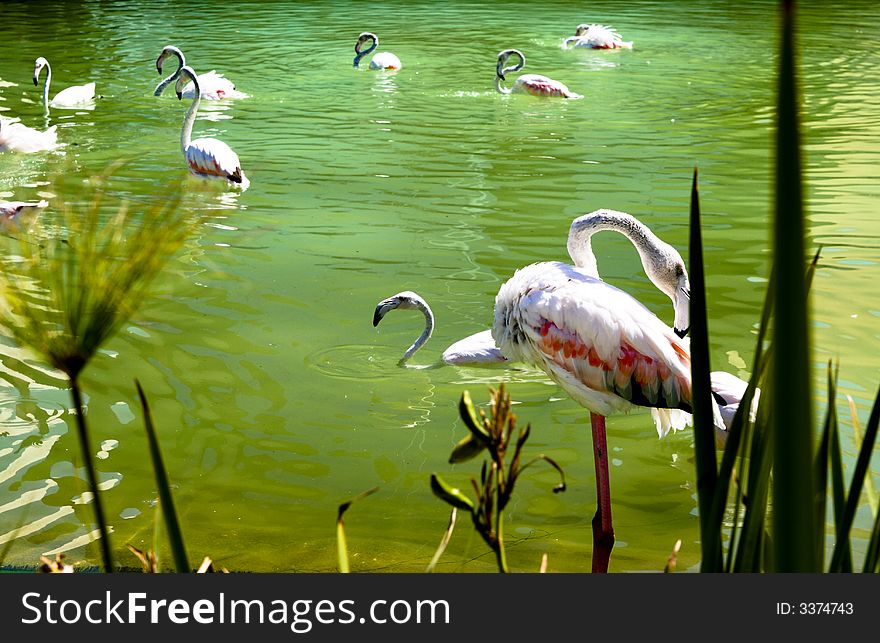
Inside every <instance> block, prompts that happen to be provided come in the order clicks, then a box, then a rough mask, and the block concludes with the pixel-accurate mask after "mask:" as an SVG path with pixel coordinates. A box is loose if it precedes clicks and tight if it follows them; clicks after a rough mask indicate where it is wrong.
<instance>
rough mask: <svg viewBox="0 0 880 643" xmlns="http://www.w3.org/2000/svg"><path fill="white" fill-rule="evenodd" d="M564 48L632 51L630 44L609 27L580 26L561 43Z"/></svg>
mask: <svg viewBox="0 0 880 643" xmlns="http://www.w3.org/2000/svg"><path fill="white" fill-rule="evenodd" d="M563 45H564V46H566V47H589V48H590V49H632V46H633V44H632V42H624V40H623V38H622V37H621V35H620V34H619V33H617V32H616V31H615V30H614V29H612V28H611V27H606V26H604V25H588V24H581V25H578V26H577V29H576V30H575V32H574V35H573V36H570V37H568V38H566V39H565V40H564V41H563Z"/></svg>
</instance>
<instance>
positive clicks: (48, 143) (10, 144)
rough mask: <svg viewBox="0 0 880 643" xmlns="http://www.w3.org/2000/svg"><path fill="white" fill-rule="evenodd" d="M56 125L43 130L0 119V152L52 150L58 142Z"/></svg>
mask: <svg viewBox="0 0 880 643" xmlns="http://www.w3.org/2000/svg"><path fill="white" fill-rule="evenodd" d="M57 127H58V126H57V125H53V126H52V127H50V128H49V129H47V130H46V131H45V132H41V131H40V130H36V129H34V128H32V127H28V126H27V125H22V124H21V123H16V122H13V121H9V120H4V119H0V152H23V153H25V154H30V153H32V152H45V151H47V150H54V149H55V148H56V147H58V146H59V145H60V144H59V143H58V132H57V131H56V130H57Z"/></svg>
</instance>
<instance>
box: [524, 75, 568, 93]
mask: <svg viewBox="0 0 880 643" xmlns="http://www.w3.org/2000/svg"><path fill="white" fill-rule="evenodd" d="M514 90H518V91H522V92H526V93H528V94H531V95H532V96H558V97H561V98H580V96H579V95H578V94H575V93H574V92H573V91H571V90H570V89H569V88H568V87H566V86H565V85H564V84H563V83H560V82H559V81H558V80H553V79H552V78H548V77H547V76H542V75H540V74H523V75H522V76H520V77H519V78H517V79H516V83H515V84H514Z"/></svg>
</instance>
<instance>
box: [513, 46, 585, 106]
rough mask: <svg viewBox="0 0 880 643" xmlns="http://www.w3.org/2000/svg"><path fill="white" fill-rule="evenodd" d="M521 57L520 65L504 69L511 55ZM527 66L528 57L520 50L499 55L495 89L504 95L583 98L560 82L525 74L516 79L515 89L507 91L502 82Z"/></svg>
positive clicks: (538, 75) (537, 75)
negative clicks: (521, 94) (519, 94)
mask: <svg viewBox="0 0 880 643" xmlns="http://www.w3.org/2000/svg"><path fill="white" fill-rule="evenodd" d="M514 54H515V55H516V56H518V57H519V63H518V64H516V65H514V66H512V67H504V63H506V62H507V59H508V58H510V56H511V55H514ZM525 64H526V57H525V56H524V55H523V53H522V52H521V51H520V50H519V49H505V50H504V51H502V52H500V53H499V54H498V64H497V65H495V89H497V90H498V91H499V92H501V93H502V94H513V93H526V94H531V95H532V96H558V97H561V98H581V96H580V94H575V93H574V92H573V91H571V90H570V89H569V88H568V87H566V86H565V85H563V84H562V83H560V82H559V81H558V80H553V79H552V78H547V77H546V76H541V75H540V74H523V75H522V76H520V77H519V78H517V79H516V82H515V83H514V84H513V87H512V88H510V89H507V88H505V87H502V86H501V81H502V80H506V78H505V74H508V73H510V72H513V71H519V70H520V69H522V68H523V67H525Z"/></svg>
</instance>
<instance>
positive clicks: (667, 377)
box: [492, 210, 724, 572]
mask: <svg viewBox="0 0 880 643" xmlns="http://www.w3.org/2000/svg"><path fill="white" fill-rule="evenodd" d="M608 225H613V226H615V227H614V228H611V229H616V230H617V231H619V232H622V233H624V234H626V235H627V236H628V237H629V238H630V240H631V241H632V242H633V243H634V244H635V246H636V248H637V249H638V251H639V254H640V256H641V258H642V263H643V266H644V267H645V271H646V273H647V274H648V277H649V278H650V279H651V281H652V282H653V283H654V284H655V285H656V286H657V287H658V288H659V289H660V290H661V291H663V292H664V293H666V294H667V295H668V296H669V297H670V299H672V302H673V306H674V308H675V330H673V329H671V328H669V327H668V326H666V325H665V324H664V323H663V322H662V321H660V320H659V319H658V318H657V317H656V316H655V315H654V314H653V313H652V312H651V311H649V310H648V309H647V308H645V306H643V305H642V304H641V303H639V302H638V301H637V300H636V299H634V298H633V297H631V296H630V295H628V294H627V293H625V292H623V291H622V290H619V289H618V288H615V287H614V286H612V285H610V284H608V283H606V282H604V281H602V280H601V279H600V278H599V275H598V270H597V266H596V261H595V256H594V255H593V253H592V248H591V245H590V237H591V236H592V234H593V233H594V232H596V231H597V230H598V229H609V228H608V227H604V226H608ZM568 249H569V254H570V255H571V256H572V258H573V259H574V261H575V264H576V265H574V266H572V265H568V264H565V263H561V262H542V263H535V264H531V265H529V266H526V267H524V268H521V269H519V270H517V271H516V273H515V274H514V275H513V277H511V278H510V279H509V280H508V281H507V282H505V283H504V284H503V285H502V286H501V288H500V289H499V291H498V295H497V297H496V299H495V314H494V320H493V324H492V337H493V338H494V340H495V342H496V344H497V346H498V347H499V349H500V350H501V353H502V354H503V355H504V356H505V357H507V358H508V359H510V360H512V361H523V362H526V363H530V364H534V365H535V366H537V367H539V368H541V369H542V370H544V372H545V373H547V375H549V376H550V378H551V379H553V380H554V381H555V382H556V383H557V384H559V385H560V386H561V387H562V388H563V389H564V390H565V391H566V392H567V393H568V394H569V395H570V396H571V397H572V398H573V399H574V400H575V401H577V402H578V403H579V404H581V406H584V407H586V408H587V409H589V410H590V420H591V426H592V437H593V456H594V459H595V466H596V487H597V496H598V509H597V511H596V515H595V516H594V518H593V571H594V572H605V571H607V570H608V561H609V559H610V556H611V549H612V548H613V546H614V530H613V527H612V522H611V492H610V482H609V475H608V454H607V444H606V437H605V416H607V415H609V414H611V413H613V412H616V411H617V412H619V411H628V410H630V409H631V408H632V407H633V406H634V405H636V406H646V407H651V408H652V409H657V410H658V414H659V415H658V417H655V420H658V430H659V431H660V433H661V435H663V434H664V433H665V432H668V431H669V430H670V429H674V428H676V425H677V422H678V421H679V418H683V417H687V416H683V415H682V414H683V413H690V412H691V377H690V351H689V346H688V344H687V342H686V341H685V340H684V339H683V336H684V334H685V333H686V332H687V328H688V319H689V317H688V306H689V299H690V290H689V288H690V286H689V282H688V278H687V271H686V270H685V268H684V263H683V262H682V261H681V257H680V255H679V254H678V252H676V251H675V250H674V249H673V248H672V247H671V246H669V245H668V244H665V243H664V242H662V241H661V240H660V239H659V238H657V237H656V236H655V235H654V234H653V233H652V232H651V231H650V230H649V229H648V228H647V226H644V225H642V224H641V223H640V222H638V220H636V219H635V218H634V217H631V216H630V215H626V214H625V213H618V212H614V211H608V210H599V211H597V212H595V213H591V214H589V215H584V216H583V217H579V218H577V219H575V220H574V221H573V222H572V225H571V229H570V232H569V241H568ZM670 251H671V252H670ZM713 409H714V410H715V411H716V413H717V411H718V408H717V406H715V405H713ZM716 425H717V426H718V427H719V428H720V427H723V426H724V425H723V422H722V420H721V418H720V417H716Z"/></svg>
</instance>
